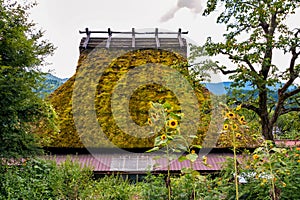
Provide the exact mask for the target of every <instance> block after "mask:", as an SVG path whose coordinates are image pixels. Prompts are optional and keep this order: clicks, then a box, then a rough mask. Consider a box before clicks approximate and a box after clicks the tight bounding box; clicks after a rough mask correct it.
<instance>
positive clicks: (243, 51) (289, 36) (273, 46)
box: [200, 0, 300, 140]
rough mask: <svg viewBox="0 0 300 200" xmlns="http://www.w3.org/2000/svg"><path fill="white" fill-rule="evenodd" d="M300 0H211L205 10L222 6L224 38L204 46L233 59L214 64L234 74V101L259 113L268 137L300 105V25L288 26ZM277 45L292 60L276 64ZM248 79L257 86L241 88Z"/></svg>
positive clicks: (218, 21)
mask: <svg viewBox="0 0 300 200" xmlns="http://www.w3.org/2000/svg"><path fill="white" fill-rule="evenodd" d="M219 4H221V5H219ZM299 5H300V1H299V0H265V1H254V0H246V1H237V0H208V2H207V8H206V9H205V11H204V15H205V16H207V15H210V14H211V13H212V12H213V11H215V10H219V11H220V14H219V16H218V18H217V23H220V24H224V25H226V27H227V30H226V32H225V33H224V35H223V36H224V41H223V42H214V41H213V39H212V38H210V37H209V38H208V39H207V42H206V44H205V50H206V51H207V53H208V54H209V55H210V56H215V55H224V56H227V57H228V58H229V60H230V61H231V62H232V63H233V66H230V67H228V66H224V65H222V63H220V62H216V65H212V67H213V68H214V69H213V70H217V71H219V72H222V73H223V74H224V75H230V76H229V78H230V79H231V80H233V82H234V84H233V85H232V87H233V88H236V90H233V94H234V95H232V96H233V99H232V100H233V102H235V103H236V104H241V105H242V107H243V108H246V109H249V110H252V111H254V112H255V113H256V114H257V115H258V116H259V118H260V124H261V129H262V135H263V136H264V138H265V139H268V140H273V139H274V138H273V134H272V131H273V128H274V125H275V123H276V121H277V119H278V117H279V116H281V115H284V114H286V113H289V112H291V111H300V104H299V98H300V95H299V93H300V87H299V85H297V84H296V83H295V82H297V81H296V79H298V80H299V74H300V65H299V61H298V60H297V59H298V57H299V54H300V38H299V35H300V27H297V28H295V27H293V28H290V27H288V26H287V23H286V20H287V17H288V16H289V15H292V14H295V12H296V11H298V9H299ZM219 6H220V7H219ZM200 48H202V47H200ZM275 51H277V52H281V53H283V54H286V55H288V58H289V64H288V65H286V66H281V65H278V64H277V65H276V63H275V62H274V54H275ZM245 85H251V86H252V87H253V90H252V91H249V92H245V91H241V90H238V88H243V87H245Z"/></svg>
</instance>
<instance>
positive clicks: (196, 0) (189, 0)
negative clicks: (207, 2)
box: [160, 0, 202, 22]
mask: <svg viewBox="0 0 300 200" xmlns="http://www.w3.org/2000/svg"><path fill="white" fill-rule="evenodd" d="M201 1H202V0H178V1H177V5H175V6H174V7H173V8H171V9H170V10H169V11H168V12H167V13H166V14H165V15H163V16H162V17H161V19H160V21H161V22H166V21H169V20H170V19H172V18H173V17H174V15H175V13H176V12H177V11H178V10H180V9H181V8H188V9H190V11H191V12H193V13H195V14H200V13H201V12H202V3H201Z"/></svg>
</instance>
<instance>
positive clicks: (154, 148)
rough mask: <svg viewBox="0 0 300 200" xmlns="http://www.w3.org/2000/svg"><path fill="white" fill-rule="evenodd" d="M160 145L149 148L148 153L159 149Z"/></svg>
mask: <svg viewBox="0 0 300 200" xmlns="http://www.w3.org/2000/svg"><path fill="white" fill-rule="evenodd" d="M158 150H159V147H153V148H152V149H149V150H148V151H146V153H151V152H153V151H158Z"/></svg>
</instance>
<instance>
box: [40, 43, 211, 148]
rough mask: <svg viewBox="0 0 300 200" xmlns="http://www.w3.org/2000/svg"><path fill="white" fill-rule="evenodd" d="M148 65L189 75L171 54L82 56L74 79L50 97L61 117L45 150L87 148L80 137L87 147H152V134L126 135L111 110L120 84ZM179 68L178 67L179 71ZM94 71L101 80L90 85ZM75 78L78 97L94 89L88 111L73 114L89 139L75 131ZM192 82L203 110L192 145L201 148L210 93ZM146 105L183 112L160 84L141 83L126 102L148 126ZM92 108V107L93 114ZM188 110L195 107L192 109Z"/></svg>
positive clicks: (98, 53) (151, 51)
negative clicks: (158, 104) (162, 104)
mask: <svg viewBox="0 0 300 200" xmlns="http://www.w3.org/2000/svg"><path fill="white" fill-rule="evenodd" d="M118 55H121V56H118ZM146 63H153V64H154V65H164V66H168V67H170V68H174V67H176V66H177V70H178V71H180V72H181V74H182V75H183V76H187V74H188V71H187V67H186V59H185V58H184V57H183V56H181V55H180V54H178V53H174V52H170V51H164V50H157V49H144V50H137V51H131V52H127V51H125V50H114V51H110V50H107V49H103V48H102V49H100V48H99V49H95V50H93V51H88V50H86V51H83V52H81V55H80V58H79V61H78V66H77V70H76V73H75V75H74V76H73V77H71V78H70V79H69V80H68V81H67V82H66V83H65V84H63V85H62V86H61V87H60V88H58V89H57V90H56V91H55V92H54V93H53V94H51V96H50V101H51V103H52V105H53V107H54V109H55V110H56V112H57V115H58V116H59V130H60V131H59V133H58V134H56V135H55V136H52V138H53V137H54V138H53V140H52V142H51V143H50V144H48V146H51V147H73V148H81V147H84V146H85V145H86V142H85V143H84V144H83V143H82V141H81V138H85V141H87V142H88V144H90V147H114V145H115V146H117V147H119V148H145V147H153V140H154V138H155V135H152V136H151V137H144V138H141V137H140V136H139V131H138V130H136V136H135V135H129V134H126V133H125V132H124V131H122V129H120V127H118V125H117V124H116V121H115V119H114V117H113V113H112V109H111V98H112V94H113V90H114V87H115V86H116V84H117V83H118V81H120V79H121V78H122V77H124V75H125V74H126V73H128V72H129V71H130V70H131V69H135V68H138V67H140V66H143V65H144V64H146ZM178 66H181V67H179V68H178ZM97 69H99V70H98V71H100V69H105V70H104V72H103V73H102V74H101V77H97V78H98V79H99V80H98V81H97V85H95V86H94V85H92V86H91V83H92V81H90V79H92V77H94V76H97ZM79 72H80V74H79ZM90 77H91V78H90ZM79 79H85V81H82V82H80V83H81V85H80V86H81V88H82V91H81V92H80V95H81V97H82V98H84V97H86V96H87V95H91V93H89V88H91V87H92V88H96V90H95V93H93V95H94V96H93V97H92V98H94V102H93V103H94V107H90V106H91V105H86V106H87V108H88V109H87V110H86V113H80V114H76V120H80V121H82V122H85V123H84V126H86V127H87V129H86V130H88V132H89V135H88V136H87V135H85V133H78V132H77V127H76V126H75V122H74V119H73V106H74V105H73V101H72V100H73V99H72V98H73V97H74V96H73V89H74V84H76V80H79ZM190 83H191V85H193V86H194V91H195V94H196V97H197V99H198V109H200V110H201V111H203V112H201V116H200V121H197V122H191V124H194V125H195V126H197V125H199V128H198V131H197V134H198V137H199V138H198V139H197V140H195V141H194V143H196V144H201V143H202V140H203V138H204V137H205V133H206V130H207V128H208V125H209V122H210V115H209V114H204V111H205V110H209V108H210V103H209V102H210V98H209V95H210V94H209V92H208V90H207V89H205V88H204V87H203V86H202V85H200V84H197V83H194V82H192V81H191V82H190ZM80 95H79V96H76V98H79V97H80ZM120 98H121V97H120ZM150 101H152V102H166V101H167V102H169V103H170V104H171V105H172V107H173V110H175V111H177V112H181V110H180V109H181V107H180V104H179V102H178V99H177V98H176V96H175V94H174V93H173V92H172V91H171V90H169V89H168V88H167V87H164V86H161V85H159V84H146V85H142V86H140V87H138V88H136V89H135V91H134V92H133V94H132V96H131V97H130V100H129V111H130V116H131V119H132V120H133V121H134V122H135V123H136V124H138V125H140V126H146V122H147V119H148V110H149V102H150ZM187 101H189V99H187ZM83 104H84V102H83ZM83 106H85V105H83ZM90 108H94V110H93V109H92V110H91V109H90ZM190 109H195V108H193V107H191V108H190ZM89 112H95V113H96V115H95V116H96V118H97V121H98V123H99V126H100V127H101V129H102V130H103V132H104V135H103V134H99V131H98V130H99V127H95V126H94V124H93V122H91V121H89V120H87V118H86V116H87V115H89ZM49 134H52V133H51V132H49V131H48V132H45V133H44V135H45V136H47V137H49ZM79 134H80V135H79ZM107 138H108V140H107ZM89 140H90V141H89ZM112 144H113V145H112Z"/></svg>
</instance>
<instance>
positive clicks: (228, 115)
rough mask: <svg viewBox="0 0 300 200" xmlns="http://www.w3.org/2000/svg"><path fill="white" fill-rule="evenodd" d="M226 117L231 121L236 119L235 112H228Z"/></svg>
mask: <svg viewBox="0 0 300 200" xmlns="http://www.w3.org/2000/svg"><path fill="white" fill-rule="evenodd" d="M226 117H227V118H229V119H233V118H235V114H234V113H233V112H228V113H226Z"/></svg>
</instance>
